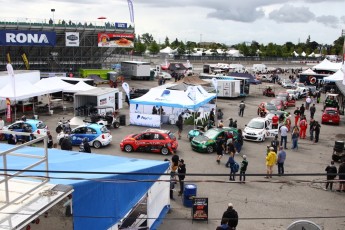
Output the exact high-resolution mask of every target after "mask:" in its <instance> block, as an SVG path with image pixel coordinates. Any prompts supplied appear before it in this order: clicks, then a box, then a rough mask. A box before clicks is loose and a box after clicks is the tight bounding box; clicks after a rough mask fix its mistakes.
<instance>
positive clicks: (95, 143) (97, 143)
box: [93, 141, 102, 149]
mask: <svg viewBox="0 0 345 230" xmlns="http://www.w3.org/2000/svg"><path fill="white" fill-rule="evenodd" d="M93 147H95V149H99V148H100V147H102V144H101V142H99V141H95V142H93Z"/></svg>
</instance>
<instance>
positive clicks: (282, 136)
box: [279, 125, 289, 149]
mask: <svg viewBox="0 0 345 230" xmlns="http://www.w3.org/2000/svg"><path fill="white" fill-rule="evenodd" d="M288 131H289V130H288V128H287V127H286V126H285V125H283V126H281V127H280V130H279V132H280V146H283V143H284V149H287V147H286V143H287V135H288Z"/></svg>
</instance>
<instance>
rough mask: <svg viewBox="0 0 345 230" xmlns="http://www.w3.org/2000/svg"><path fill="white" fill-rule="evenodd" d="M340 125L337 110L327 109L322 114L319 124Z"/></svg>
mask: <svg viewBox="0 0 345 230" xmlns="http://www.w3.org/2000/svg"><path fill="white" fill-rule="evenodd" d="M325 123H331V124H336V125H339V124H340V116H339V113H338V109H337V108H332V107H327V108H326V109H325V110H324V111H323V113H322V119H321V124H325Z"/></svg>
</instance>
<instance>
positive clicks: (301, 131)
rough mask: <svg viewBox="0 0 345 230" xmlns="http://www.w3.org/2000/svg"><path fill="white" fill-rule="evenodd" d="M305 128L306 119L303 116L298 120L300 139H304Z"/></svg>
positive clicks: (306, 126) (306, 124)
mask: <svg viewBox="0 0 345 230" xmlns="http://www.w3.org/2000/svg"><path fill="white" fill-rule="evenodd" d="M307 128H308V123H307V119H306V118H305V117H304V116H303V118H301V121H300V122H299V130H300V132H299V137H300V138H301V139H305V137H306V132H307Z"/></svg>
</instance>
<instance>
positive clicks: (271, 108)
mask: <svg viewBox="0 0 345 230" xmlns="http://www.w3.org/2000/svg"><path fill="white" fill-rule="evenodd" d="M266 109H267V110H269V111H271V110H277V107H276V106H275V105H274V104H267V105H266Z"/></svg>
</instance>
